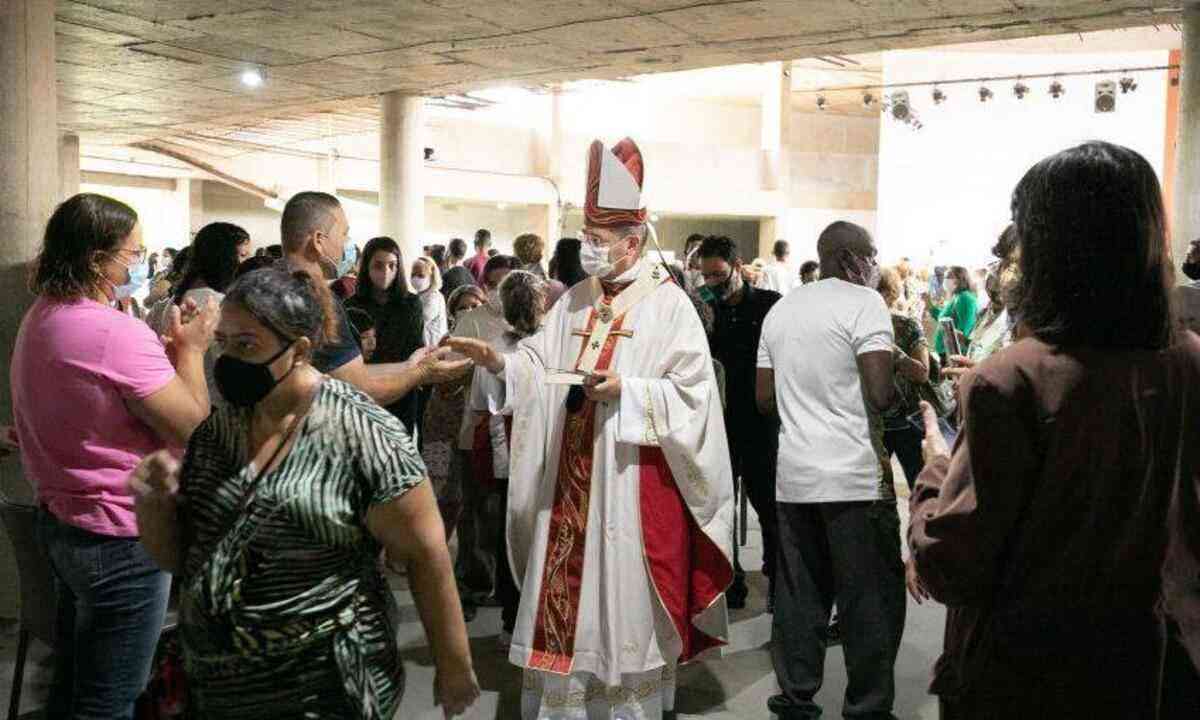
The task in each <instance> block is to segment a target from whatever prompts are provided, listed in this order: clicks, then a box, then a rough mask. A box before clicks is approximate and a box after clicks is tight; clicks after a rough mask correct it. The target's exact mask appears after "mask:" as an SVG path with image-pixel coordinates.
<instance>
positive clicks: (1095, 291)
mask: <svg viewBox="0 0 1200 720" xmlns="http://www.w3.org/2000/svg"><path fill="white" fill-rule="evenodd" d="M1012 207H1013V224H1014V225H1015V226H1016V233H1017V241H1018V245H1019V247H1020V254H1021V259H1020V275H1019V279H1018V282H1017V286H1018V287H1017V291H1016V293H1015V296H1014V298H1015V300H1016V305H1015V306H1014V307H1013V308H1012V310H1013V312H1014V314H1015V316H1016V317H1017V318H1018V319H1019V320H1020V322H1021V323H1023V324H1024V325H1025V326H1026V327H1027V328H1028V329H1029V330H1030V331H1031V332H1032V333H1033V334H1034V335H1036V336H1037V337H1039V338H1041V339H1042V340H1044V341H1046V342H1049V343H1054V344H1057V345H1068V346H1080V345H1082V346H1090V347H1114V348H1145V349H1157V348H1162V347H1166V346H1167V345H1169V344H1170V343H1171V342H1172V341H1173V339H1174V334H1173V333H1174V331H1173V319H1172V311H1171V302H1170V287H1171V285H1172V284H1173V280H1174V278H1173V274H1174V268H1173V267H1172V265H1171V262H1172V260H1171V250H1170V248H1169V247H1168V245H1167V243H1168V239H1167V228H1166V217H1165V211H1164V209H1163V201H1162V191H1161V190H1160V188H1159V183H1158V178H1157V176H1155V174H1154V169H1153V168H1152V167H1151V166H1150V163H1148V162H1147V161H1146V159H1145V158H1144V157H1142V156H1141V155H1139V154H1138V153H1136V152H1134V151H1133V150H1130V149H1129V148H1126V147H1122V146H1120V145H1114V144H1112V143H1107V142H1099V141H1093V142H1087V143H1084V144H1082V145H1079V146H1076V147H1073V148H1070V149H1069V150H1064V151H1062V152H1060V153H1058V154H1056V155H1051V156H1050V157H1048V158H1046V159H1044V160H1042V161H1041V162H1039V163H1038V164H1037V165H1034V166H1033V167H1032V168H1031V169H1030V170H1029V172H1027V173H1025V177H1023V178H1021V182H1020V183H1018V184H1017V188H1016V190H1015V191H1014V192H1013V202H1012ZM1098 318H1100V319H1101V320H1099V321H1098V320H1097V319H1098Z"/></svg>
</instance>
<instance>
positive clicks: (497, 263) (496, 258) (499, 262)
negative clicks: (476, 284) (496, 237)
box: [483, 255, 521, 284]
mask: <svg viewBox="0 0 1200 720" xmlns="http://www.w3.org/2000/svg"><path fill="white" fill-rule="evenodd" d="M519 267H521V261H520V260H518V259H517V258H515V257H513V256H512V255H493V256H492V257H490V258H488V261H487V264H486V265H484V266H483V282H484V283H485V284H486V283H487V276H488V275H490V274H491V273H492V272H493V271H495V270H516V269H517V268H519Z"/></svg>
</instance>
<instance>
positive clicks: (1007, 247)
mask: <svg viewBox="0 0 1200 720" xmlns="http://www.w3.org/2000/svg"><path fill="white" fill-rule="evenodd" d="M1016 249H1017V228H1016V226H1014V225H1013V224H1012V223H1009V224H1008V227H1006V228H1004V231H1003V232H1001V233H1000V237H998V238H996V244H995V245H993V246H992V257H994V258H996V259H998V260H1008V259H1009V257H1010V256H1011V255H1012V253H1013V250H1016Z"/></svg>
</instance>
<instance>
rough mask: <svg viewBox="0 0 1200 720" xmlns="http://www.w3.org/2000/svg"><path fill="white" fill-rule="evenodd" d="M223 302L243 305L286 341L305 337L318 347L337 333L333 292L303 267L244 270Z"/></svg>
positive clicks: (333, 337)
mask: <svg viewBox="0 0 1200 720" xmlns="http://www.w3.org/2000/svg"><path fill="white" fill-rule="evenodd" d="M222 304H226V305H230V304H232V305H237V306H238V307H240V308H242V309H243V310H245V311H246V312H248V313H250V314H251V315H253V316H254V319H255V320H258V322H260V323H262V325H263V326H264V327H266V328H267V329H268V330H270V331H271V332H273V333H275V334H276V335H277V336H279V339H281V340H283V341H285V342H292V341H295V340H297V339H299V338H301V337H306V338H308V339H309V341H310V342H312V345H313V347H314V348H319V347H321V346H322V345H323V344H324V343H325V342H327V341H331V340H336V339H337V336H338V332H337V316H336V315H335V314H334V309H333V296H332V295H331V294H330V293H329V289H328V288H326V287H325V284H324V283H323V282H321V281H320V280H317V279H315V278H313V277H312V276H311V275H309V274H308V273H307V272H304V271H303V270H299V271H296V272H288V271H287V270H284V269H283V268H282V267H269V268H264V269H262V270H255V271H254V272H250V273H247V274H245V275H243V276H241V277H240V278H238V279H237V280H235V281H234V282H233V284H232V285H230V286H229V289H228V290H227V291H226V293H225V300H224V301H223V303H222Z"/></svg>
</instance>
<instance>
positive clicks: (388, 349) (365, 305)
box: [346, 237, 426, 437]
mask: <svg viewBox="0 0 1200 720" xmlns="http://www.w3.org/2000/svg"><path fill="white" fill-rule="evenodd" d="M360 261H361V262H360V265H359V272H358V284H357V286H356V287H355V290H354V294H353V295H351V296H350V297H348V298H346V308H347V309H351V308H357V309H359V310H362V311H364V312H366V313H367V314H368V315H370V316H371V318H372V319H373V320H374V321H375V351H374V352H373V353H372V354H371V357H370V359H369V360H366V363H367V366H368V367H370V366H373V365H380V364H387V363H398V362H403V361H404V359H405V358H408V357H410V356H412V354H413V353H415V352H417V351H418V350H420V349H421V348H423V347H425V344H426V343H425V339H424V318H423V310H422V307H421V301H420V299H419V298H418V297H417V295H416V294H414V293H413V292H410V291H409V288H408V282H407V281H406V280H405V278H404V255H403V253H402V252H401V251H400V246H399V245H397V244H396V241H395V240H393V239H391V238H389V237H377V238H372V239H371V240H370V241H369V242H367V246H366V248H365V249H364V250H363V253H362V257H361V258H360ZM418 395H419V393H418V392H409V393H407V394H405V395H404V396H403V397H400V398H399V399H397V400H393V401H392V402H391V403H389V404H387V405H385V406H384V407H386V408H387V409H388V410H389V411H390V412H391V413H392V414H393V415H395V416H396V417H398V418H400V421H401V422H403V423H404V427H405V429H407V430H408V433H409V435H413V436H414V437H415V435H414V432H415V430H416V429H417V427H418V417H419V400H418Z"/></svg>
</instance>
